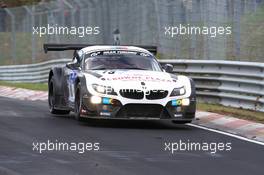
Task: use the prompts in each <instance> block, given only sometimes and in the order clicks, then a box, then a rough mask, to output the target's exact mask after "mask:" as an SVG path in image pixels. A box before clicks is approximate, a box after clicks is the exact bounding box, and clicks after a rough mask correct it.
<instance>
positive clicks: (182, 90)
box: [170, 87, 186, 97]
mask: <svg viewBox="0 0 264 175" xmlns="http://www.w3.org/2000/svg"><path fill="white" fill-rule="evenodd" d="M185 93H186V90H185V88H184V87H180V88H174V89H173V90H172V92H171V94H170V96H171V97H172V96H180V95H184V94H185Z"/></svg>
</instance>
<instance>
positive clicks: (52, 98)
mask: <svg viewBox="0 0 264 175" xmlns="http://www.w3.org/2000/svg"><path fill="white" fill-rule="evenodd" d="M48 101H49V111H50V113H52V114H58V115H63V114H69V113H70V111H69V110H59V109H55V87H54V79H53V77H52V78H51V79H50V81H49V93H48Z"/></svg>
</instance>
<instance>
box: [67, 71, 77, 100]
mask: <svg viewBox="0 0 264 175" xmlns="http://www.w3.org/2000/svg"><path fill="white" fill-rule="evenodd" d="M76 78H77V73H76V72H75V71H72V72H70V74H69V79H68V87H69V101H71V102H74V98H75V88H74V84H75V80H76Z"/></svg>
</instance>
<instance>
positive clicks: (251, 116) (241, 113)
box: [197, 103, 264, 123]
mask: <svg viewBox="0 0 264 175" xmlns="http://www.w3.org/2000/svg"><path fill="white" fill-rule="evenodd" d="M197 109H198V110H201V111H208V112H214V113H218V114H223V115H228V116H232V117H236V118H240V119H245V120H251V121H255V122H260V123H264V112H257V111H253V110H247V109H239V108H233V107H226V106H222V105H219V104H207V103H198V105H197Z"/></svg>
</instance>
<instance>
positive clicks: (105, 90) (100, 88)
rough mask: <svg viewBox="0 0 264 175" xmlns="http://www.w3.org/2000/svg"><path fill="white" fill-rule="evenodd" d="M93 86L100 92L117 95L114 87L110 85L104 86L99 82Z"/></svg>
mask: <svg viewBox="0 0 264 175" xmlns="http://www.w3.org/2000/svg"><path fill="white" fill-rule="evenodd" d="M92 87H93V89H94V90H95V91H96V92H98V93H100V94H107V95H117V93H116V92H115V91H114V89H113V88H112V87H110V86H102V85H98V84H93V85H92Z"/></svg>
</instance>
